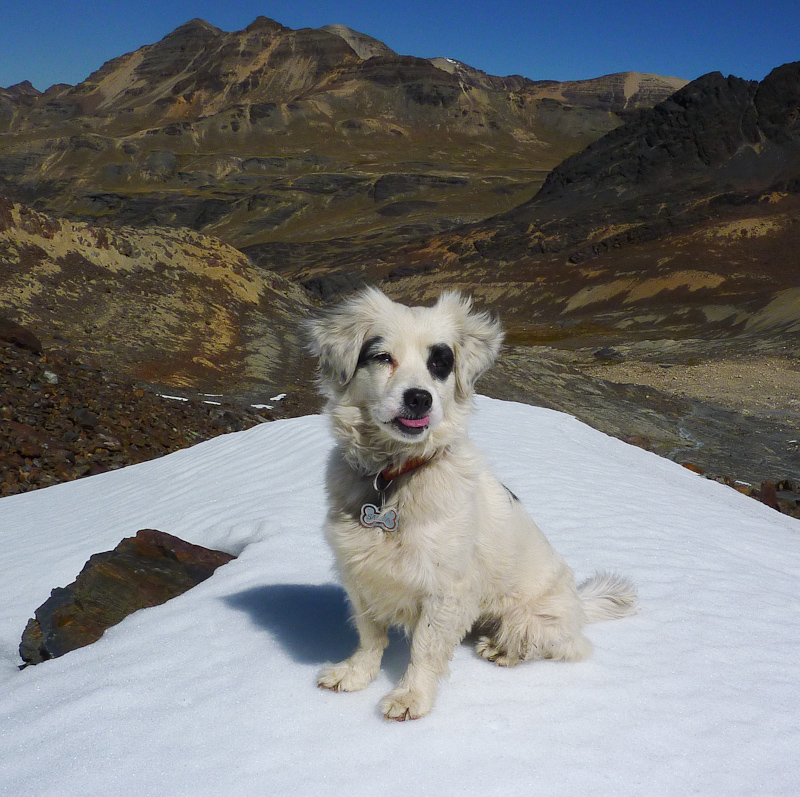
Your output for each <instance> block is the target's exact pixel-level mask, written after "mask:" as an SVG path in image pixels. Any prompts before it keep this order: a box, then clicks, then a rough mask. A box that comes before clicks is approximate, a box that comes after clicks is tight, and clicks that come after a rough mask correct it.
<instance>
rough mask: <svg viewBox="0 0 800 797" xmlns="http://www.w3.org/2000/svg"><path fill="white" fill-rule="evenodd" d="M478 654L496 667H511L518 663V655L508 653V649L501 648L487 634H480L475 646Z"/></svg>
mask: <svg viewBox="0 0 800 797" xmlns="http://www.w3.org/2000/svg"><path fill="white" fill-rule="evenodd" d="M475 650H476V651H477V653H478V655H479V656H483V658H484V659H486V660H487V661H491V662H493V663H494V664H496V665H497V666H498V667H513V666H514V665H516V664H519V662H520V659H519V657H518V656H511V655H509V653H508V651H506V650H503V648H501V647H500V646H499V645H497V643H496V642H495V641H494V640H493V639H492V638H491V637H488V636H482V637H481V638H480V639H479V640H478V644H477V645H476V646H475Z"/></svg>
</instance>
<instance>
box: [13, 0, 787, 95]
mask: <svg viewBox="0 0 800 797" xmlns="http://www.w3.org/2000/svg"><path fill="white" fill-rule="evenodd" d="M0 10H1V11H2V13H0V86H9V85H12V84H14V83H18V82H20V81H22V80H30V81H31V82H32V83H33V84H34V86H36V87H37V88H38V89H40V90H44V89H45V88H47V87H48V86H50V85H52V84H53V83H73V84H74V83H78V82H80V81H81V80H83V79H84V78H86V77H87V76H88V75H89V74H90V73H91V72H93V71H94V70H95V69H98V68H99V67H100V66H101V65H102V64H103V63H104V62H105V61H108V60H109V59H111V58H114V57H116V56H118V55H122V54H123V53H126V52H130V51H131V50H135V49H137V48H138V47H141V46H142V45H145V44H152V43H154V42H156V41H158V40H159V39H161V38H163V37H164V36H165V35H166V34H168V33H169V32H170V31H172V30H174V29H175V28H176V27H178V26H179V25H182V24H183V23H184V22H187V21H188V20H190V19H192V18H194V17H200V18H202V19H205V20H207V21H208V22H210V23H212V24H213V25H216V26H217V27H219V28H222V29H223V30H228V31H232V30H240V29H242V28H244V27H246V26H247V25H248V24H249V23H250V22H252V21H253V19H255V18H256V17H257V16H259V15H264V16H268V17H272V18H273V19H276V20H277V21H278V22H281V23H282V24H284V25H287V26H288V27H290V28H303V27H314V28H316V27H320V26H322V25H326V24H332V23H339V24H342V25H347V26H349V27H351V28H354V29H356V30H359V31H361V32H362V33H367V34H369V35H371V36H374V37H375V38H377V39H380V40H381V41H383V42H385V43H386V44H388V45H389V46H390V47H391V48H392V49H394V50H396V51H397V52H399V53H402V54H404V55H417V56H421V57H433V56H447V57H450V58H455V59H458V60H459V61H464V62H465V63H467V64H470V65H471V66H474V67H477V68H478V69H483V70H484V71H486V72H489V73H491V74H495V75H508V74H521V75H525V76H526V77H529V78H533V79H546V78H550V79H555V80H569V79H580V78H591V77H598V76H600V75H605V74H609V73H612V72H624V71H628V70H631V71H637V72H655V73H657V74H661V75H671V76H677V77H683V78H687V79H693V78H695V77H699V76H700V75H702V74H705V73H706V72H711V71H717V70H718V71H720V72H722V73H723V74H726V75H727V74H734V75H738V76H739V77H744V78H748V79H755V80H760V79H762V78H763V77H764V76H765V75H766V74H767V73H768V72H769V71H770V70H771V69H773V68H774V67H776V66H779V65H780V64H783V63H786V62H787V61H796V60H800V2H797V0H794V2H786V1H785V0H778V1H777V2H771V3H768V4H759V3H755V2H752V0H750V2H739V0H728V2H724V1H723V0H705V2H698V0H688V2H685V1H684V0H675V1H674V2H671V3H663V2H661V3H656V2H639V3H632V2H631V3H625V2H610V1H609V0H595V2H586V0H548V2H538V1H535V0H534V1H533V2H524V1H523V0H495V2H491V3H490V2H487V1H486V0H484V2H472V1H471V0H470V1H468V2H436V0H406V1H405V2H398V0H370V1H369V2H368V1H367V0H345V1H340V2H333V1H332V0H306V2H303V3H300V2H297V0H294V1H293V2H281V1H280V0H260V2H254V1H253V0H194V2H188V0H173V1H169V0H168V1H167V2H152V3H151V2H149V0H104V1H103V2H99V1H97V0H95V1H94V2H93V1H91V0H79V2H64V0H60V1H59V2H55V1H53V0H42V1H41V2H20V0H14V2H11V0H2V6H0Z"/></svg>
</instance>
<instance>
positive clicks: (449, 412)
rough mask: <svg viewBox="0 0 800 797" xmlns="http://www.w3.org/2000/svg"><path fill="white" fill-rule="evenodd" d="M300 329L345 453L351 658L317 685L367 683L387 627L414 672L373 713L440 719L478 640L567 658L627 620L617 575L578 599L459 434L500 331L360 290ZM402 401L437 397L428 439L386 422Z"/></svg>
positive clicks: (486, 650) (491, 649) (455, 310)
mask: <svg viewBox="0 0 800 797" xmlns="http://www.w3.org/2000/svg"><path fill="white" fill-rule="evenodd" d="M308 332H309V337H310V339H311V349H312V351H313V353H314V354H315V355H317V356H318V357H319V360H320V382H321V387H322V390H323V393H324V394H325V395H326V396H327V398H328V404H327V407H326V412H327V414H328V416H329V417H330V420H331V423H332V426H333V433H334V435H335V438H336V440H337V443H338V445H337V447H336V448H335V450H334V452H333V454H332V455H331V459H330V462H329V465H328V472H327V489H328V499H329V512H328V521H327V539H328V541H329V543H330V544H331V546H332V547H333V550H334V552H335V554H336V560H337V564H338V568H339V571H340V574H341V578H342V581H343V583H344V586H345V589H346V590H347V594H348V596H349V599H350V603H351V606H352V613H353V620H354V622H355V625H356V628H357V630H358V634H359V640H360V641H359V646H358V648H357V650H356V651H355V652H354V653H353V655H352V656H350V658H348V659H346V660H345V661H343V662H340V663H338V664H332V665H328V666H326V667H325V668H323V670H322V671H321V672H320V674H319V678H318V683H319V685H320V686H321V687H325V688H327V689H333V690H336V691H352V690H356V689H363V688H364V687H365V686H367V684H369V683H370V681H372V679H373V678H375V676H376V675H377V673H378V671H379V668H380V662H381V657H382V655H383V650H384V648H385V647H386V644H387V631H388V629H389V627H390V626H393V625H394V626H401V627H403V628H404V629H405V630H406V632H407V633H408V634H410V635H411V661H410V663H409V665H408V669H407V670H406V672H405V674H404V675H403V677H402V679H401V680H400V683H399V684H398V685H397V687H396V688H395V689H393V690H392V691H391V692H390V693H389V694H388V695H386V696H385V697H384V698H383V700H382V701H381V703H380V708H381V711H382V712H383V714H384V715H385V716H386V717H387V718H391V719H398V720H403V719H416V718H417V717H421V716H423V715H425V714H427V713H428V712H429V711H430V710H431V708H432V707H433V704H434V700H435V696H436V685H437V681H438V679H439V678H440V677H441V676H442V675H444V674H446V673H447V670H448V661H449V659H450V658H451V656H452V654H453V651H454V649H455V646H456V645H457V644H458V643H459V642H460V641H461V640H462V639H463V638H464V637H465V635H466V634H467V633H468V632H469V631H470V630H471V629H480V631H479V632H482V633H483V635H482V636H480V637H479V639H478V643H477V651H478V653H479V654H480V655H481V656H483V657H484V658H486V659H488V660H490V661H493V662H495V663H496V664H499V665H502V666H511V665H514V664H517V663H519V662H521V661H526V660H531V659H540V658H551V659H565V660H576V659H582V658H584V657H586V656H588V655H589V653H590V652H591V649H592V646H591V643H590V642H589V640H588V639H587V638H586V637H585V636H584V635H583V632H582V630H581V629H582V627H583V626H584V624H585V623H586V622H588V621H594V620H602V619H607V618H612V617H622V616H624V615H627V614H630V613H632V612H633V611H634V606H635V603H636V592H635V589H634V587H633V586H632V585H631V584H630V583H629V582H627V581H626V580H625V579H622V578H620V577H618V576H613V575H608V574H602V573H601V574H598V575H597V576H595V577H594V578H592V579H589V580H588V581H587V582H585V583H584V584H582V585H581V586H580V587H576V585H575V580H574V577H573V573H572V570H570V568H569V567H568V566H567V564H566V563H565V562H564V560H563V559H562V558H561V557H560V556H559V555H558V553H556V551H555V550H553V548H552V547H551V546H550V544H549V543H548V541H547V540H546V538H545V537H544V535H543V534H542V532H541V531H540V530H539V528H538V527H537V526H536V524H535V523H534V522H533V520H532V519H531V518H530V516H529V515H528V513H527V512H526V511H525V509H524V507H523V506H522V504H521V503H520V502H519V501H518V500H517V499H516V498H515V497H514V496H513V495H512V494H511V493H510V492H509V491H508V490H506V489H505V487H503V485H502V484H500V482H499V481H498V480H497V479H496V478H495V477H494V476H493V475H492V474H491V473H490V471H489V470H488V469H487V467H486V465H485V464H484V462H483V460H482V458H481V456H480V454H479V453H478V451H477V450H476V449H475V448H474V447H473V445H472V443H471V442H470V440H469V438H468V437H467V432H466V421H467V416H468V414H469V412H470V409H471V404H472V395H473V385H474V383H475V380H476V379H477V378H478V377H479V376H480V375H481V374H482V373H483V372H484V371H485V370H486V369H487V368H488V367H489V366H490V365H491V364H492V363H493V362H494V360H495V358H496V357H497V354H498V351H499V348H500V343H501V341H502V331H501V328H500V325H499V323H498V322H497V321H496V320H495V319H494V318H492V317H491V316H490V315H488V314H486V313H476V312H474V311H473V310H472V309H471V302H470V300H469V299H466V298H463V297H462V296H460V295H459V294H457V293H452V292H449V293H444V294H442V296H441V297H440V298H439V300H438V302H437V303H436V304H435V305H434V306H433V307H430V308H424V307H406V306H404V305H401V304H397V303H395V302H393V301H391V300H390V299H388V298H387V297H386V296H385V295H384V294H383V293H381V292H380V291H378V290H376V289H367V290H366V291H363V292H362V293H360V294H358V295H357V296H355V297H354V298H352V299H350V300H349V301H347V302H345V303H344V304H342V305H340V306H339V307H337V308H334V309H333V310H329V311H328V312H327V313H325V314H323V315H321V316H320V317H319V318H317V319H315V320H313V321H311V322H309V323H308ZM375 337H378V338H380V340H381V343H380V345H379V346H378V347H377V350H379V351H380V356H379V357H377V358H370V359H369V360H368V361H367V362H365V363H363V364H362V365H361V366H360V367H357V363H358V359H359V351H360V350H361V347H362V345H363V344H364V342H365V341H370V340H371V339H373V338H375ZM443 344H444V345H446V346H449V347H450V349H451V350H452V352H453V353H454V369H453V371H452V373H450V374H449V375H447V376H446V378H437V377H436V376H435V375H434V374H432V373H431V372H430V370H429V368H428V366H427V363H428V358H429V357H430V352H431V347H432V346H440V345H443ZM409 389H414V390H423V391H427V392H428V393H430V395H431V406H430V411H429V416H428V421H427V427H425V428H424V429H422V430H421V431H415V430H411V431H408V430H406V429H405V428H404V423H403V422H401V421H398V422H393V421H394V419H395V418H396V417H397V416H398V414H399V415H403V413H404V412H405V410H404V396H405V393H406V391H407V390H409ZM412 457H422V458H424V459H426V460H428V461H427V462H426V464H424V465H422V466H421V467H419V468H417V469H415V470H413V471H410V472H409V473H406V474H404V475H402V476H400V477H398V478H396V479H395V480H394V481H393V482H392V483H391V486H390V487H389V489H388V491H387V494H386V502H385V505H384V506H386V507H388V508H394V509H395V510H396V511H397V512H398V515H399V527H398V529H397V530H396V531H391V532H386V531H382V530H381V529H379V528H365V527H364V526H362V525H361V523H360V522H359V516H360V510H361V506H362V505H363V504H364V503H367V502H371V503H375V502H377V501H378V495H377V493H376V492H375V490H374V487H373V480H374V477H375V475H376V474H377V473H378V472H380V471H381V470H382V469H384V468H386V467H399V466H401V465H402V464H403V463H404V462H406V461H407V460H408V459H410V458H412Z"/></svg>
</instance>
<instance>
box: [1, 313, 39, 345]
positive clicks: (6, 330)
mask: <svg viewBox="0 0 800 797" xmlns="http://www.w3.org/2000/svg"><path fill="white" fill-rule="evenodd" d="M0 342H2V343H13V344H14V345H15V346H21V347H22V348H23V349H30V350H31V351H32V352H33V353H34V354H41V353H42V342H41V341H40V340H39V338H37V337H36V335H34V334H33V332H31V330H30V329H28V328H27V327H23V326H22V325H21V324H18V323H17V322H16V321H12V320H11V319H9V318H2V317H0Z"/></svg>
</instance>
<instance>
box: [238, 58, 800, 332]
mask: <svg viewBox="0 0 800 797" xmlns="http://www.w3.org/2000/svg"><path fill="white" fill-rule="evenodd" d="M798 109H800V62H798V63H795V64H787V65H785V66H783V67H780V68H778V69H776V70H774V71H773V72H772V73H771V74H770V75H769V76H768V77H767V78H765V80H764V81H762V82H761V83H760V84H757V83H751V82H747V81H743V80H739V79H737V78H732V77H731V78H723V77H722V76H721V75H719V74H711V75H707V76H705V77H703V78H700V79H698V80H697V81H694V82H693V83H691V84H690V85H688V86H686V87H685V88H683V89H681V90H680V91H678V92H677V93H676V94H675V95H673V96H672V97H671V98H669V99H667V100H665V101H664V102H662V103H660V104H658V105H657V106H655V107H654V108H652V109H645V110H640V111H637V112H636V113H634V114H632V115H631V116H630V117H629V118H628V119H627V120H626V121H625V123H624V124H623V125H621V126H620V127H618V128H616V129H615V130H613V131H612V132H610V133H608V134H606V135H605V136H603V137H602V138H600V139H599V140H597V141H596V142H594V143H593V144H591V145H590V146H588V147H587V148H586V149H584V150H583V151H581V152H580V153H577V154H575V155H573V156H572V157H570V158H567V159H566V160H565V161H564V162H563V163H562V164H560V165H559V166H557V167H556V168H555V169H554V170H553V171H552V172H551V173H550V174H549V175H548V177H547V180H546V182H545V184H544V186H543V187H542V189H541V191H539V193H538V194H537V195H536V196H535V197H534V198H533V199H532V200H530V201H528V202H525V203H522V204H521V205H519V206H517V207H516V208H514V209H513V210H511V211H509V212H508V213H505V214H501V215H498V216H494V217H492V218H489V219H486V220H484V221H482V222H479V223H476V224H474V225H470V226H465V227H461V228H459V229H458V230H455V231H451V232H448V233H444V234H441V235H439V236H434V237H432V238H430V239H428V240H427V241H426V242H425V243H424V244H416V245H413V246H409V247H406V248H395V249H394V250H389V249H388V248H383V249H381V248H379V247H373V248H372V249H371V250H370V249H369V248H365V249H361V250H359V252H358V253H357V254H356V253H353V254H352V255H350V254H349V253H347V252H346V251H345V246H342V249H341V251H337V252H336V255H337V257H336V262H337V265H338V270H335V271H334V272H333V273H331V268H330V265H329V264H330V258H328V260H327V261H325V260H324V253H323V252H322V251H321V249H320V248H319V247H314V246H313V245H304V246H300V245H296V246H295V247H292V246H283V247H279V246H264V247H253V248H252V249H248V250H247V251H248V252H249V254H250V255H251V257H253V258H254V259H255V260H256V261H257V262H259V263H261V264H262V265H264V266H272V267H276V268H278V269H280V270H281V271H282V273H284V274H286V275H287V276H290V277H292V278H293V279H298V280H301V281H305V282H308V283H311V284H313V281H314V280H318V279H320V278H323V277H324V278H325V279H327V280H328V282H329V283H332V282H335V281H336V280H337V279H338V280H339V281H340V282H346V281H347V280H349V282H350V283H353V282H355V281H357V280H358V279H366V280H373V281H382V282H383V284H385V285H387V286H389V289H390V290H391V291H393V292H394V293H395V294H396V295H397V296H400V297H411V296H413V297H415V298H422V297H432V296H434V295H435V294H436V293H437V292H438V291H439V290H440V288H441V286H443V285H447V286H453V285H455V286H464V287H468V288H469V289H470V290H472V291H473V292H475V293H477V294H478V295H479V296H481V297H482V298H483V299H484V300H485V301H487V302H489V303H491V304H493V305H494V306H496V307H498V308H499V309H500V310H501V311H502V312H503V315H504V317H505V318H507V319H508V321H509V322H510V324H511V333H512V336H513V339H514V340H515V342H517V343H525V342H528V343H537V342H542V341H548V342H552V341H554V340H559V339H564V340H566V339H573V340H577V341H580V340H584V341H589V342H596V341H601V340H604V339H608V338H609V337H610V338H611V339H614V336H615V335H616V336H623V337H628V338H631V337H633V338H635V337H647V336H656V337H672V338H676V337H677V338H681V337H687V336H698V337H709V336H710V337H714V336H720V335H732V334H748V335H753V336H762V337H763V336H777V337H778V338H781V337H784V336H790V337H792V336H796V335H797V333H798V332H800V322H798V318H800V289H798V287H797V286H798V272H797V258H796V252H797V251H798V247H800V223H798V216H800V128H798V126H797V118H798V112H799V110H798ZM365 253H366V256H365ZM328 254H330V252H329V253H328ZM345 278H346V279H345Z"/></svg>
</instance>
